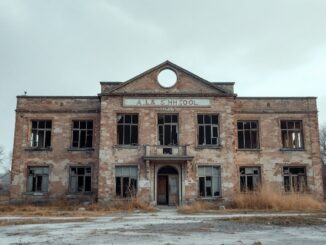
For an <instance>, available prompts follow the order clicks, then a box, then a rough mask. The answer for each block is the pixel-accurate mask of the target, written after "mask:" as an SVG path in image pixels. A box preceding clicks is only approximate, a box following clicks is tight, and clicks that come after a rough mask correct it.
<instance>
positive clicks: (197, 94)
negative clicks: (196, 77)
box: [98, 92, 236, 98]
mask: <svg viewBox="0 0 326 245" xmlns="http://www.w3.org/2000/svg"><path fill="white" fill-rule="evenodd" d="M98 96H100V97H101V96H111V97H118V96H125V97H140V96H143V97H158V98H160V97H176V96H179V97H189V96H193V97H211V98H213V97H223V98H228V97H232V98H233V97H235V96H236V94H212V93H167V94H164V93H110V92H108V93H99V94H98Z"/></svg>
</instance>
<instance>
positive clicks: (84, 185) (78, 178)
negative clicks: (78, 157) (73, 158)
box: [69, 167, 92, 193]
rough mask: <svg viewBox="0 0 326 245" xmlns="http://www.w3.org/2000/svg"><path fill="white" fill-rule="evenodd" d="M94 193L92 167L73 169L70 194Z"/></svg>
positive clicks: (71, 169)
mask: <svg viewBox="0 0 326 245" xmlns="http://www.w3.org/2000/svg"><path fill="white" fill-rule="evenodd" d="M91 191H92V168H91V167H71V168H70V180H69V192H70V193H83V192H91Z"/></svg>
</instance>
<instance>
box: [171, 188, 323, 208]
mask: <svg viewBox="0 0 326 245" xmlns="http://www.w3.org/2000/svg"><path fill="white" fill-rule="evenodd" d="M177 210H178V212H180V213H184V214H192V213H202V212H208V211H214V212H221V213H230V212H231V213H232V212H239V211H263V210H268V211H275V212H280V211H305V212H326V203H325V202H323V201H319V200H316V199H314V198H313V197H312V196H311V195H308V194H303V193H286V194H285V193H282V192H277V191H275V190H272V189H270V188H268V187H265V186H263V187H262V188H261V189H260V190H259V191H257V192H252V193H245V194H244V193H238V194H237V195H235V196H234V197H233V199H232V201H231V202H229V203H228V204H227V209H226V210H224V209H222V210H219V206H218V203H215V204H214V203H207V202H200V201H197V202H194V203H192V204H190V205H183V206H180V207H178V208H177Z"/></svg>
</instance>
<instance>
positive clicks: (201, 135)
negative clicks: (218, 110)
mask: <svg viewBox="0 0 326 245" xmlns="http://www.w3.org/2000/svg"><path fill="white" fill-rule="evenodd" d="M197 123H198V145H218V144H219V128H218V115H197Z"/></svg>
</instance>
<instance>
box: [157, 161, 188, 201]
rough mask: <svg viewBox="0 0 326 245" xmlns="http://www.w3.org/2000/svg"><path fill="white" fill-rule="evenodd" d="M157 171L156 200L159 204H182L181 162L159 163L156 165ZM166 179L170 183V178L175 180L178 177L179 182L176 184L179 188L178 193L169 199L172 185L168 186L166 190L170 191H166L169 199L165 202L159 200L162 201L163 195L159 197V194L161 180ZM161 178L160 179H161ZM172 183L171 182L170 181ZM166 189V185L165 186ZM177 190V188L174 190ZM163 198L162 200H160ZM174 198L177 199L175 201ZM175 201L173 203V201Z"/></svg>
mask: <svg viewBox="0 0 326 245" xmlns="http://www.w3.org/2000/svg"><path fill="white" fill-rule="evenodd" d="M155 169H156V171H155V186H156V188H155V202H156V204H157V205H161V204H162V205H179V204H180V200H181V193H182V191H181V190H182V189H181V188H182V183H181V165H180V164H169V163H166V164H157V165H156V168H155ZM164 177H165V179H166V181H167V183H166V184H167V185H169V183H168V182H169V179H170V181H175V180H176V178H177V184H176V185H175V187H176V188H177V194H176V196H173V197H172V196H170V198H171V200H169V197H168V196H169V189H170V187H169V186H167V187H166V190H167V192H168V193H166V196H167V200H166V203H165V204H163V203H162V202H161V203H160V202H159V201H162V196H161V197H160V198H159V197H158V195H159V194H160V193H159V188H160V187H159V186H158V184H159V181H161V184H162V181H164V180H163V179H164ZM159 179H160V180H159ZM170 184H171V183H170ZM163 189H164V187H163ZM174 191H175V190H174ZM159 199H161V200H159ZM173 199H176V201H173ZM171 202H173V203H171Z"/></svg>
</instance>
